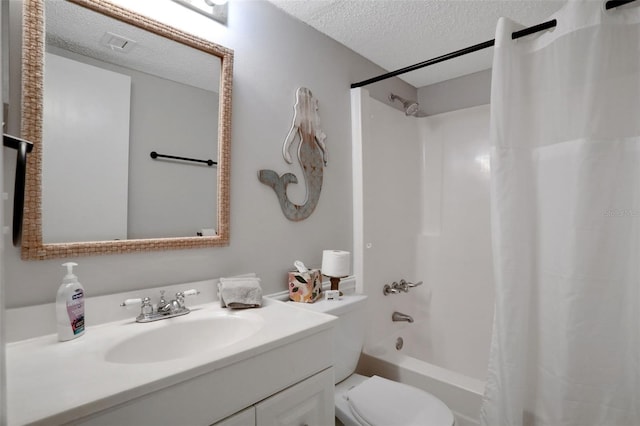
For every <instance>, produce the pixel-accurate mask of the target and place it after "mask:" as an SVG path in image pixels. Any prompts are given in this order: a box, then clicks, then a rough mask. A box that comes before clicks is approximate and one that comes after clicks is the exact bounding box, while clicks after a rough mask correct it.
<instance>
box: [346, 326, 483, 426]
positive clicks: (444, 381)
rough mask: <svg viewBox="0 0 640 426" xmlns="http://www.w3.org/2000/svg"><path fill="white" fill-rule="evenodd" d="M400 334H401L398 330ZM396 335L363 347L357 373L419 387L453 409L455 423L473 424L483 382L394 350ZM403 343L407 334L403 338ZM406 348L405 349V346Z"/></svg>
mask: <svg viewBox="0 0 640 426" xmlns="http://www.w3.org/2000/svg"><path fill="white" fill-rule="evenodd" d="M400 334H401V335H403V336H404V333H400ZM400 334H396V335H393V336H389V337H387V338H385V339H384V340H383V342H381V344H377V345H375V346H373V347H372V348H371V349H368V348H366V347H365V349H364V351H363V353H362V355H361V356H360V361H359V363H358V370H357V372H358V373H360V374H363V375H365V376H372V375H374V374H376V375H378V376H382V377H386V378H387V379H391V380H395V381H398V382H401V383H406V384H408V385H411V386H415V387H417V388H420V389H423V390H425V391H427V392H429V393H431V394H433V395H435V396H437V397H438V398H440V399H441V400H442V401H443V402H444V403H445V404H447V406H448V407H449V408H450V409H451V411H453V413H454V415H455V418H456V426H477V425H478V424H479V423H478V417H479V413H480V405H481V403H482V394H483V392H484V385H485V384H484V382H483V381H482V380H478V379H475V378H472V377H469V376H465V375H464V374H461V373H458V372H455V371H451V370H447V369H445V368H442V367H439V366H437V365H434V364H431V363H429V362H426V361H423V360H420V359H418V358H415V357H414V356H410V355H408V354H407V353H405V348H403V349H401V350H396V348H395V345H396V339H397V337H399V335H400ZM403 340H404V341H405V345H407V344H408V345H409V347H410V346H411V342H407V337H406V336H405V337H403ZM407 349H409V348H407Z"/></svg>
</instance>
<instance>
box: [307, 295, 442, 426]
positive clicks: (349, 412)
mask: <svg viewBox="0 0 640 426" xmlns="http://www.w3.org/2000/svg"><path fill="white" fill-rule="evenodd" d="M366 301H367V296H363V295H349V296H347V295H345V296H343V297H342V298H341V299H340V300H322V301H317V302H316V303H312V304H307V303H305V304H300V306H301V307H304V308H307V309H311V310H314V311H317V312H323V313H326V314H330V315H335V316H337V317H338V323H337V325H336V327H335V336H334V341H335V342H334V367H335V374H336V377H335V383H336V389H335V404H336V417H337V418H338V419H339V420H340V421H341V422H342V423H344V424H345V425H346V426H363V425H366V426H396V425H397V426H411V425H416V426H417V425H420V426H452V425H453V424H454V417H453V413H452V412H451V410H449V408H448V407H447V406H446V405H445V404H444V403H443V402H442V401H440V400H439V399H438V398H436V397H435V396H433V395H431V394H430V393H428V392H425V391H423V390H421V389H418V388H415V387H413V386H409V385H405V384H402V383H398V382H394V381H392V380H388V379H384V378H382V377H378V376H373V377H365V376H361V375H359V374H354V371H355V369H356V365H357V363H358V358H359V357H360V351H361V350H362V345H363V343H364V332H365V326H366V318H365V316H366V315H365V310H364V307H365V304H366Z"/></svg>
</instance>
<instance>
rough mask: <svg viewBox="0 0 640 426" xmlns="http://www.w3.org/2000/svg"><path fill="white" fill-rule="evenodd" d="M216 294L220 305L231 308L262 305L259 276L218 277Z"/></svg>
mask: <svg viewBox="0 0 640 426" xmlns="http://www.w3.org/2000/svg"><path fill="white" fill-rule="evenodd" d="M218 296H219V298H220V306H222V307H227V308H233V309H242V308H259V307H260V306H262V287H261V286H260V278H256V277H234V278H220V282H219V283H218Z"/></svg>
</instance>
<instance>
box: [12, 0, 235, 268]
mask: <svg viewBox="0 0 640 426" xmlns="http://www.w3.org/2000/svg"><path fill="white" fill-rule="evenodd" d="M49 1H52V2H54V4H55V5H57V6H56V7H59V6H60V5H65V7H73V8H75V9H77V12H78V13H81V14H84V13H92V14H95V15H96V16H99V17H100V19H102V18H107V19H110V20H112V21H114V20H115V21H117V22H118V25H119V24H120V23H123V24H126V25H128V26H130V27H132V28H135V29H136V31H142V32H143V33H144V34H142V33H141V35H136V36H134V37H133V38H135V37H141V38H143V39H145V38H146V37H147V34H152V35H153V36H154V37H158V38H159V39H162V40H164V41H169V42H170V43H174V44H178V45H179V46H182V47H183V48H184V49H188V50H190V51H191V52H193V53H194V54H196V55H200V56H202V57H203V59H204V60H208V58H211V59H214V60H215V63H216V64H217V65H215V66H213V67H212V68H211V75H216V77H215V78H216V79H215V80H214V82H213V83H211V82H209V83H206V84H210V85H212V86H215V89H214V90H213V92H217V94H216V96H217V98H216V99H217V101H216V102H215V104H216V105H214V107H215V108H216V109H217V111H216V113H215V114H213V113H211V112H208V113H209V114H210V115H209V116H208V117H206V116H205V119H199V122H209V121H211V122H215V123H216V124H217V128H216V129H215V130H214V131H212V133H213V134H209V135H208V136H207V137H206V139H207V146H208V148H207V149H210V150H212V154H206V155H211V156H215V157H217V158H214V159H213V161H210V160H211V159H210V158H208V157H207V158H206V161H204V163H206V164H200V165H197V164H193V163H189V162H188V161H185V160H190V159H189V158H177V159H176V158H170V157H172V156H173V155H179V156H181V157H182V156H184V157H193V155H183V151H185V150H188V149H191V147H190V146H189V144H187V143H185V141H184V139H185V138H186V135H187V134H189V135H190V134H191V133H196V132H195V130H194V131H193V132H192V131H191V130H190V128H188V129H187V130H186V131H183V132H182V135H185V136H184V137H182V136H175V135H174V136H173V138H172V139H171V140H169V141H168V142H167V144H168V146H170V147H171V149H172V150H173V151H172V152H166V153H165V152H163V154H172V156H168V157H169V159H168V160H164V161H162V159H161V161H157V156H156V157H154V156H153V152H155V151H152V154H151V155H150V153H149V149H147V150H146V154H144V156H143V155H142V154H141V151H140V149H139V145H141V144H142V143H143V142H145V143H148V142H149V140H150V139H153V140H152V142H154V143H155V142H157V143H160V141H158V140H156V139H161V138H162V136H164V135H163V134H162V133H167V132H166V131H162V132H158V131H157V129H155V135H156V137H154V138H151V137H139V135H138V134H137V133H135V131H134V129H133V124H131V125H130V126H131V127H125V131H124V133H129V135H128V136H129V137H130V138H131V140H130V141H128V142H125V145H124V146H125V147H124V148H123V149H121V151H122V152H124V154H123V155H124V158H125V160H124V161H125V164H124V166H123V167H121V168H120V169H118V168H114V167H111V168H110V169H109V171H108V172H106V173H107V174H105V175H104V176H103V178H102V181H100V182H99V183H98V184H93V183H89V184H88V183H87V181H88V177H87V179H84V177H82V178H80V179H78V178H76V180H71V181H68V182H66V183H65V184H64V185H63V188H68V187H72V189H75V187H76V186H78V187H80V186H83V185H84V186H85V187H86V188H85V190H86V191H88V192H86V193H87V194H89V195H87V196H86V197H85V196H83V195H80V196H79V197H76V199H74V198H73V197H72V196H70V197H69V199H66V200H60V199H59V198H60V197H59V196H52V195H48V193H46V192H45V191H49V190H50V189H49V188H50V187H51V186H53V183H55V182H58V178H56V177H55V176H62V175H66V174H67V173H66V171H68V170H71V169H73V168H75V166H76V165H79V164H83V163H84V161H85V160H84V159H76V158H69V155H68V154H65V155H62V156H61V155H60V153H58V152H57V150H58V148H57V145H54V144H53V143H52V142H49V144H47V141H49V140H51V138H49V136H47V137H44V133H45V132H44V131H43V129H45V128H47V127H46V126H47V125H48V123H50V122H51V121H55V120H51V119H48V118H46V117H45V110H46V109H47V108H48V107H47V108H45V103H46V100H45V92H47V93H48V94H49V96H50V94H51V93H56V92H54V91H53V90H52V89H49V86H47V89H46V90H45V78H46V80H47V85H48V84H49V81H50V80H52V78H50V77H48V74H47V77H45V69H46V71H47V73H49V70H50V69H53V68H54V67H53V65H51V66H47V64H46V63H45V57H47V58H49V55H50V53H51V52H50V51H53V53H56V54H58V53H59V52H58V51H62V50H61V49H63V48H66V47H67V45H69V46H71V47H73V45H74V44H75V42H69V41H64V40H62V42H60V39H62V38H63V37H61V36H59V35H57V34H50V33H49V31H48V29H47V28H48V27H49V26H50V27H51V28H53V27H54V25H52V24H50V23H49V21H48V20H47V19H48V17H47V16H45V15H46V14H47V10H48V7H49V5H47V4H46V3H47V2H49ZM52 10H53V9H52ZM73 12H74V13H76V10H74V11H73ZM57 14H58V15H59V16H67V15H68V14H69V13H68V11H62V12H58V13H57ZM51 15H54V13H51ZM91 19H93V18H91ZM80 21H86V19H84V18H82V17H80V18H79V17H75V18H74V21H73V22H74V25H75V23H76V22H80ZM60 26H61V27H65V25H64V24H62V25H60ZM70 26H71V25H68V24H67V25H66V27H70ZM94 26H96V25H94ZM123 31H125V32H126V31H128V30H123ZM121 32H122V31H121ZM109 34H111V35H114V34H112V33H111V32H109ZM115 35H116V36H118V37H119V34H115ZM109 37H111V36H109ZM118 37H116V42H121V41H122V40H118ZM122 38H124V40H125V42H124V44H131V43H130V42H132V41H133V42H135V40H131V38H132V37H131V36H129V35H125V36H124V37H122ZM102 39H103V40H102V41H104V39H105V36H103V37H102ZM51 40H53V41H56V40H57V41H58V43H51ZM108 42H112V40H111V41H109V40H108ZM51 44H57V45H56V46H53V47H50V45H51ZM45 46H46V48H45ZM107 46H108V47H109V48H110V49H111V50H118V49H116V48H114V46H113V44H107ZM140 46H141V47H140V49H141V50H142V49H145V48H146V44H145V43H144V42H142V43H140ZM118 48H119V47H118ZM159 49H160V50H159V51H161V52H164V51H165V50H164V49H165V47H162V48H159ZM45 50H46V52H45ZM56 50H58V51H56ZM71 50H73V49H71ZM151 50H152V49H151ZM190 54H191V53H190ZM65 55H67V53H65ZM73 55H76V56H78V55H77V52H72V53H69V54H68V55H67V56H70V57H72V58H73V59H76V58H75V57H73ZM160 56H163V55H160ZM47 60H48V59H47ZM65 60H66V59H65ZM158 60H159V61H164V62H165V63H167V62H172V61H171V60H170V59H168V58H165V57H164V56H163V57H162V58H159V59H158ZM190 60H191V59H189V61H190ZM22 61H23V62H22V69H23V72H22V123H21V126H22V130H21V135H22V137H23V138H24V139H27V140H29V141H32V142H33V143H34V149H33V153H32V154H31V156H30V157H29V159H28V164H27V183H26V185H27V187H26V196H25V210H24V224H23V240H22V258H23V259H51V258H58V257H76V256H85V255H100V254H121V253H133V252H143V251H157V250H177V249H187V248H202V247H212V246H224V245H228V244H229V238H230V235H229V234H230V232H229V214H230V206H229V202H230V194H229V185H230V152H231V94H232V72H233V71H232V70H233V51H232V50H230V49H228V48H226V47H223V46H220V45H217V44H215V43H212V42H209V41H207V40H203V39H200V38H198V37H195V36H193V35H191V34H188V33H185V32H183V31H180V30H178V29H175V28H172V27H170V26H168V25H165V24H163V23H160V22H157V21H154V20H152V19H150V18H147V17H145V16H141V15H138V14H136V13H134V12H132V11H129V10H127V9H124V8H122V7H120V6H118V5H114V4H112V3H109V2H107V1H104V0H65V1H60V0H25V1H24V6H23V60H22ZM91 61H94V58H90V59H89V60H88V63H89V64H91V65H90V66H93V65H95V64H94V63H92V62H91ZM173 62H177V63H178V65H180V66H182V67H183V68H185V69H186V68H190V67H191V68H193V69H203V68H204V69H205V70H206V71H207V73H208V71H209V65H206V66H193V64H185V63H184V60H182V59H180V60H177V61H173ZM83 66H84V65H83ZM216 68H217V69H216ZM134 72H138V71H134ZM141 73H143V74H150V73H149V72H148V71H147V70H142V71H141ZM160 77H161V79H167V78H166V77H165V76H164V75H162V76H160ZM67 78H68V77H67ZM186 78H187V79H188V81H187V82H186V85H196V86H197V84H196V83H192V81H191V80H192V79H191V77H186ZM75 83H76V82H75V81H74V85H75V86H78V84H75ZM203 84H205V83H203ZM98 86H102V83H101V84H99V85H98ZM125 86H126V85H125ZM139 86H140V85H138V84H134V83H131V89H130V90H131V91H133V90H137V87H139ZM95 87H97V86H95ZM172 93H173V92H172ZM131 96H132V99H133V97H134V94H133V92H132V94H131ZM142 97H143V96H140V95H139V94H138V95H137V98H142ZM187 98H188V99H195V97H194V95H189V96H188V97H187ZM165 100H166V102H160V103H161V104H166V105H171V104H172V103H173V101H172V99H171V98H170V97H166V98H165ZM132 102H133V101H132ZM49 103H51V102H50V101H49ZM98 103H99V104H101V103H102V99H100V102H98ZM158 103H159V102H157V101H156V104H158ZM83 108H84V107H83ZM131 108H133V106H132V107H131ZM141 108H144V107H141ZM58 109H63V110H64V108H58ZM79 109H81V108H79ZM182 109H183V108H182ZM199 109H202V108H196V109H194V110H199ZM114 110H119V108H110V109H109V111H114ZM143 112H144V109H143ZM168 114H177V113H175V112H169V113H168ZM67 115H68V114H67ZM124 115H125V116H126V115H128V114H126V113H125V114H124ZM134 115H135V116H136V118H137V117H138V116H140V115H143V114H142V113H140V112H136V113H135V114H134V111H133V109H132V111H131V113H130V117H131V120H134ZM191 115H194V114H191V113H189V114H185V116H191ZM212 115H215V116H212ZM159 117H160V116H158V115H156V113H155V112H154V114H152V118H151V121H152V122H154V123H157V124H158V125H160V124H161V123H162V122H164V121H169V120H163V119H162V118H159ZM172 118H173V116H172ZM47 120H49V121H47ZM154 120H155V121H154ZM81 121H82V123H84V122H85V121H87V120H84V119H83V120H81ZM107 127H109V128H110V127H112V126H111V125H110V124H109V125H108V126H107ZM154 127H155V126H154ZM173 127H175V126H173V125H172V127H171V129H172V128H173ZM129 129H131V130H129ZM47 131H48V130H47ZM89 132H90V133H89V134H90V135H95V136H96V138H97V137H98V136H100V135H101V133H102V131H100V130H98V131H96V130H90V131H89ZM91 132H93V133H91ZM159 133H160V134H159ZM53 134H55V133H53ZM200 134H203V133H202V130H201V131H200ZM209 137H210V140H209V139H208V138H209ZM201 139H203V138H201ZM85 140H93V137H87V138H86V139H85ZM209 142H210V143H209ZM216 142H217V147H216ZM111 143H112V141H111V139H109V144H111ZM127 143H129V144H128V145H127ZM54 146H56V148H53V147H54ZM112 147H115V142H114V145H113V146H111V145H109V148H108V149H107V150H106V152H111V151H114V150H115V148H114V149H111V148H112ZM101 149H102V148H101ZM161 149H163V148H161ZM181 150H182V151H181ZM51 153H57V154H58V155H57V157H56V155H52V154H51ZM43 154H44V155H43ZM74 155H75V154H74ZM203 155H204V154H203ZM161 156H162V155H161ZM134 157H135V158H136V161H143V162H144V163H142V164H143V166H140V165H139V163H136V164H135V165H134V164H133V159H134ZM142 157H144V158H142ZM52 158H57V160H55V161H57V162H60V161H62V168H61V170H62V171H61V172H58V175H55V173H54V174H50V172H49V171H48V169H49V168H50V166H51V164H52V163H53V161H54V160H53V159H52ZM60 158H62V159H63V160H60ZM154 158H155V160H154ZM119 161H120V162H121V163H122V160H119ZM126 161H129V163H128V164H127V163H126ZM103 162H106V160H103V159H102V158H99V159H97V160H95V159H94V160H93V165H91V166H89V169H87V170H89V172H85V174H92V173H93V168H97V167H98V166H99V164H100V163H103ZM215 163H217V164H215ZM212 164H214V165H215V166H214V167H211V166H212ZM161 167H167V168H165V169H161ZM144 168H146V170H149V168H154V169H153V173H159V174H158V175H157V176H161V178H162V179H165V180H166V182H165V181H160V180H159V179H160V178H159V177H152V176H151V175H150V174H151V172H149V173H148V174H146V175H144V174H143V175H144V176H142V177H140V175H136V176H138V177H136V176H134V173H133V172H134V171H135V172H137V173H139V174H142V172H139V170H141V169H144ZM114 170H121V171H122V172H121V173H117V172H114ZM127 171H128V173H129V175H128V176H127V177H125V178H124V179H120V178H121V177H122V174H126V173H127ZM191 171H194V173H200V175H197V174H194V176H205V177H204V178H197V177H196V178H195V179H197V182H198V185H200V184H202V185H203V186H202V188H193V187H192V185H183V184H181V185H177V184H175V181H177V180H179V179H181V178H183V175H187V174H188V173H191ZM43 172H44V173H45V174H44V175H43ZM109 173H110V174H109ZM203 174H204V175H203ZM51 176H54V177H51ZM82 176H84V175H82ZM143 178H144V179H146V180H147V183H146V185H147V189H148V188H149V187H150V185H151V191H148V190H147V191H146V192H147V193H149V192H151V193H155V196H156V199H157V200H156V201H157V203H155V201H146V200H147V199H146V198H144V197H143V196H141V195H140V194H141V193H144V191H142V192H141V191H140V190H139V189H137V190H136V191H137V192H135V191H134V189H132V186H133V184H132V183H131V182H132V181H133V180H136V179H137V180H138V181H139V180H141V179H143ZM59 179H62V180H64V179H63V178H59ZM192 179H193V177H192ZM112 180H121V181H124V189H123V190H122V191H123V192H124V198H125V200H124V202H122V203H121V204H123V205H124V207H121V208H120V210H121V211H124V213H122V214H123V215H124V220H120V222H121V223H122V222H124V225H122V226H123V227H124V231H122V226H121V230H120V231H119V232H120V233H119V234H118V233H115V234H111V233H106V234H104V235H107V237H102V238H101V237H97V238H96V237H92V236H91V232H90V231H89V229H93V228H95V227H98V226H101V225H102V222H108V221H109V220H110V219H112V218H113V216H116V214H111V213H104V212H103V208H104V209H106V208H110V207H112V205H113V204H117V203H120V201H117V202H113V203H112V202H110V201H105V200H106V198H107V196H106V195H103V194H102V193H101V192H96V194H95V200H94V201H87V200H85V198H91V196H92V192H91V191H93V190H95V191H100V190H101V188H102V187H103V186H104V185H105V184H106V183H109V182H111V181H112ZM75 182H78V184H77V185H76V184H75ZM163 182H165V183H163ZM127 185H128V186H127ZM153 185H155V186H153ZM171 185H174V186H171ZM176 185H177V186H176ZM164 186H166V187H164ZM121 187H122V185H121ZM87 188H88V189H87ZM163 191H164V193H163ZM105 192H106V191H105ZM78 193H79V194H83V193H82V192H81V191H80V192H78ZM171 194H175V195H176V196H177V195H192V196H193V197H194V198H193V200H199V199H200V198H197V197H203V196H204V195H207V196H211V197H212V198H213V199H214V200H213V201H212V207H211V208H209V209H197V208H195V207H194V205H193V204H191V202H189V201H184V200H185V198H175V199H174V198H171ZM211 194H213V195H211ZM47 197H48V198H47ZM47 199H53V200H54V204H56V203H57V204H58V205H62V206H65V205H66V208H67V209H75V208H76V206H77V205H78V202H79V201H85V204H94V205H95V204H98V208H99V209H98V212H99V213H98V214H90V213H85V214H84V216H85V217H91V218H92V219H94V223H99V225H88V228H87V231H84V230H82V228H81V229H80V231H79V232H80V234H79V235H82V238H78V237H74V236H71V237H69V235H71V234H68V233H63V235H62V236H61V237H50V236H49V235H53V234H52V233H51V232H48V231H46V229H45V228H47V226H48V227H49V229H54V230H59V228H63V226H62V225H61V224H60V222H59V219H51V218H52V217H61V216H60V215H59V214H58V216H55V215H54V214H53V213H51V209H50V208H49V207H48V206H47ZM78 199H81V200H78ZM142 199H144V200H145V201H144V202H142V201H141V200H142ZM43 201H44V202H43ZM100 203H103V204H104V207H101V206H100ZM136 203H137V204H136ZM154 203H155V204H154ZM162 203H164V204H162ZM134 204H135V205H137V206H141V207H139V208H138V207H136V209H137V210H135V212H134V207H133V205H134ZM94 207H95V206H94ZM142 207H144V208H146V211H145V210H144V209H143V208H142ZM174 207H175V211H172V212H171V215H169V214H168V213H167V211H168V210H172V209H174ZM178 208H182V209H183V211H182V212H181V211H180V210H179V209H178ZM197 210H201V211H199V212H198V213H199V214H203V213H204V215H206V217H205V218H204V219H197V220H196V219H189V217H188V214H187V213H184V212H191V211H197ZM105 211H106V210H105ZM203 211H204V212H203ZM165 213H167V214H165ZM135 215H138V216H139V218H138V219H137V221H135V225H132V222H133V221H132V217H134V216H135ZM163 215H164V216H172V217H174V218H176V217H177V218H179V220H181V221H182V222H186V223H181V224H180V226H182V228H180V227H179V226H173V224H172V226H173V227H174V228H176V229H179V230H174V229H172V230H171V231H164V230H159V229H161V228H158V229H152V230H146V229H143V227H144V226H143V225H145V224H148V223H149V222H153V221H154V220H156V218H157V217H159V216H163ZM63 216H64V211H63ZM78 217H81V216H78ZM96 219H97V222H96V221H95V220H96ZM79 221H81V220H80V219H74V220H72V221H71V224H72V225H73V227H74V228H76V227H77V226H76V225H77V223H78V222H79ZM48 223H49V225H47V224H48ZM51 224H52V225H51ZM43 225H44V226H43ZM184 226H187V228H185V227H184ZM132 228H135V230H134V229H132ZM74 231H78V230H76V229H74ZM199 231H204V232H199ZM176 233H177V235H176ZM198 234H199V235H198ZM85 235H89V237H87V238H84V236H85ZM97 235H103V234H97ZM112 235H113V236H112Z"/></svg>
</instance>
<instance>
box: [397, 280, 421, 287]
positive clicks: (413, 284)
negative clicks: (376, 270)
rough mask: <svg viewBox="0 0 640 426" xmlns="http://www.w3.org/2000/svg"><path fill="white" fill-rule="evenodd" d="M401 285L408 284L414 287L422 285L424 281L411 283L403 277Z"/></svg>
mask: <svg viewBox="0 0 640 426" xmlns="http://www.w3.org/2000/svg"><path fill="white" fill-rule="evenodd" d="M400 285H402V286H406V287H408V288H413V287H418V286H419V285H422V281H418V282H417V283H410V282H408V281H406V280H404V279H402V280H400Z"/></svg>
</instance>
